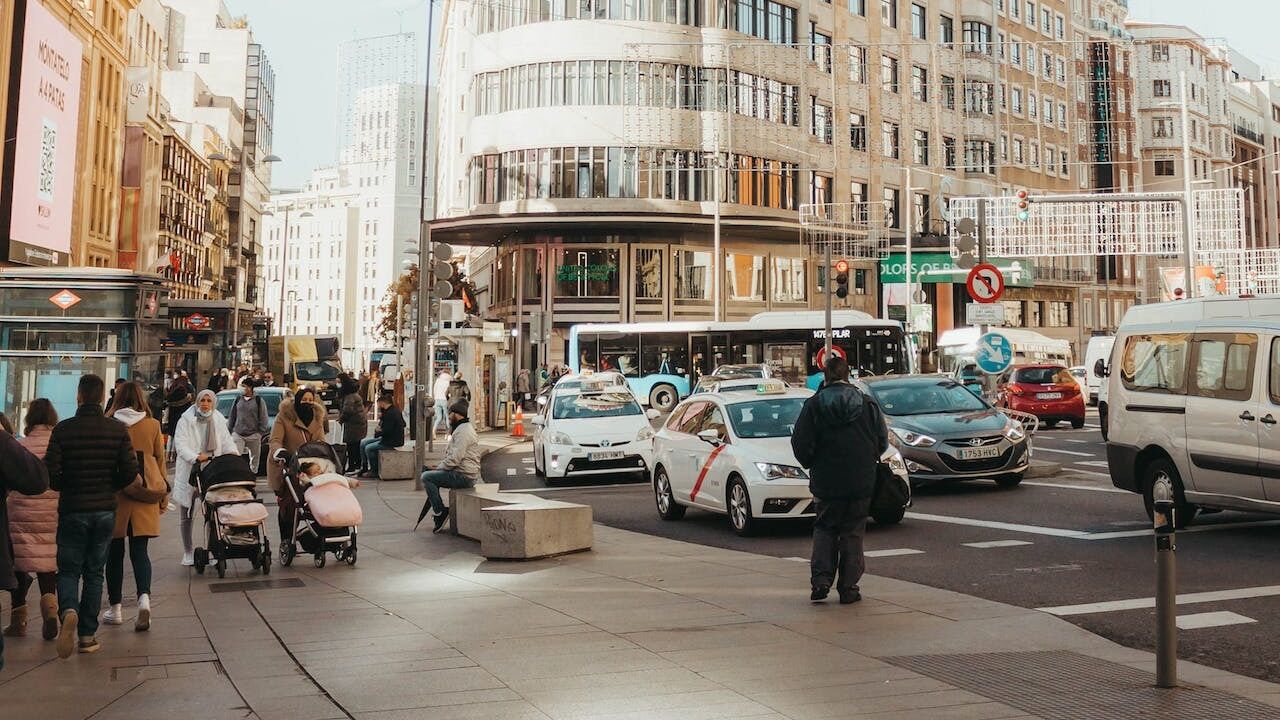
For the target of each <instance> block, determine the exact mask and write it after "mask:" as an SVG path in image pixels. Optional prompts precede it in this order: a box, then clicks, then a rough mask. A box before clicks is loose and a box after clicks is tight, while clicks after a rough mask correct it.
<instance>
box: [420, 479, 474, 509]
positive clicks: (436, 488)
mask: <svg viewBox="0 0 1280 720" xmlns="http://www.w3.org/2000/svg"><path fill="white" fill-rule="evenodd" d="M475 484H476V481H475V480H472V479H471V478H469V477H467V476H466V475H461V474H459V473H456V472H454V471H452V470H428V471H426V472H424V473H422V487H423V489H424V490H426V491H427V499H428V500H430V501H431V509H432V510H433V511H434V512H435V514H437V515H439V514H440V513H442V512H444V500H443V499H441V497H440V488H454V489H461V488H469V487H475Z"/></svg>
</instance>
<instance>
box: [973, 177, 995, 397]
mask: <svg viewBox="0 0 1280 720" xmlns="http://www.w3.org/2000/svg"><path fill="white" fill-rule="evenodd" d="M977 230H978V264H979V265H982V264H985V263H986V262H987V199H986V198H978V228H977ZM989 330H991V327H990V326H989V325H987V324H986V323H982V324H981V325H979V326H978V337H982V336H983V335H986V334H987V332H988V331H989ZM995 385H996V378H995V376H994V375H988V374H987V373H982V392H983V395H985V396H986V397H987V398H994V397H995Z"/></svg>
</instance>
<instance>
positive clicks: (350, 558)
mask: <svg viewBox="0 0 1280 720" xmlns="http://www.w3.org/2000/svg"><path fill="white" fill-rule="evenodd" d="M344 559H345V560H346V561H347V564H348V565H355V564H356V549H355V548H354V547H353V548H351V549H350V550H348V551H347V552H346V558H344Z"/></svg>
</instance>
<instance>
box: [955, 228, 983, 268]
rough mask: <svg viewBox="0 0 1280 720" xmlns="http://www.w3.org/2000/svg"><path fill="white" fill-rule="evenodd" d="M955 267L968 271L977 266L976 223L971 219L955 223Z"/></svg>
mask: <svg viewBox="0 0 1280 720" xmlns="http://www.w3.org/2000/svg"><path fill="white" fill-rule="evenodd" d="M955 246H956V250H959V251H960V254H959V255H957V256H956V265H958V266H960V267H962V268H964V269H965V270H968V269H969V268H971V267H973V266H974V265H977V264H978V256H977V254H976V251H977V249H978V223H976V222H974V221H973V218H969V217H965V218H960V219H959V220H958V221H956V240H955Z"/></svg>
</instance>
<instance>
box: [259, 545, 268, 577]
mask: <svg viewBox="0 0 1280 720" xmlns="http://www.w3.org/2000/svg"><path fill="white" fill-rule="evenodd" d="M260 558H261V559H260V560H259V561H258V569H259V570H261V571H262V574H263V575H270V574H271V541H270V540H267V539H266V538H263V539H262V553H261V555H260Z"/></svg>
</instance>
